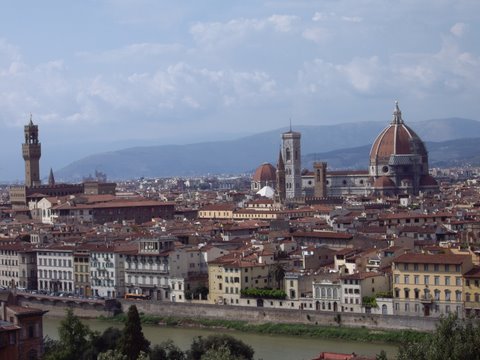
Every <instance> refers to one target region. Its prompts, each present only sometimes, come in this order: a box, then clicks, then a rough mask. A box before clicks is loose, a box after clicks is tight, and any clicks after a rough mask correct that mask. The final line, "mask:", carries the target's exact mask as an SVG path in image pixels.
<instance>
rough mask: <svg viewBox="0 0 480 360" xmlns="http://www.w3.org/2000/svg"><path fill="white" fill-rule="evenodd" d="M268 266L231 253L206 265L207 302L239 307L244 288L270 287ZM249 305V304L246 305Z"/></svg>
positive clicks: (249, 257)
mask: <svg viewBox="0 0 480 360" xmlns="http://www.w3.org/2000/svg"><path fill="white" fill-rule="evenodd" d="M269 271H270V265H268V264H265V263H259V262H258V259H256V258H254V257H251V256H243V255H242V254H240V253H231V254H228V255H226V256H222V257H220V258H218V259H216V260H214V261H212V262H210V263H209V264H208V286H209V296H208V297H209V301H210V302H211V303H214V304H230V305H239V304H240V303H241V302H240V298H241V292H242V290H244V289H246V288H266V287H270V286H271V285H272V282H273V279H272V277H271V276H269ZM248 305H250V304H248Z"/></svg>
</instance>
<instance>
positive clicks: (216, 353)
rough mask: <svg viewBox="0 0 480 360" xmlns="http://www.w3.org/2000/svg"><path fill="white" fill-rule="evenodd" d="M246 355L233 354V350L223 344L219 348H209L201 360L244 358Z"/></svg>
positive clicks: (240, 359) (239, 359)
mask: <svg viewBox="0 0 480 360" xmlns="http://www.w3.org/2000/svg"><path fill="white" fill-rule="evenodd" d="M244 359H245V358H244V357H241V356H237V355H234V354H232V351H231V350H230V349H229V348H228V347H227V346H226V345H222V346H220V347H219V348H218V349H213V348H212V349H209V350H207V352H206V353H205V354H204V355H202V357H201V360H244Z"/></svg>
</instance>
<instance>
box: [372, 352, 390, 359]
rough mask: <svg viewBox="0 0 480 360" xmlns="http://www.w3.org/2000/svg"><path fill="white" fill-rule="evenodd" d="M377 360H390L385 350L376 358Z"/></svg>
mask: <svg viewBox="0 0 480 360" xmlns="http://www.w3.org/2000/svg"><path fill="white" fill-rule="evenodd" d="M375 360H388V359H387V353H386V352H385V350H382V351H380V354H377V356H375Z"/></svg>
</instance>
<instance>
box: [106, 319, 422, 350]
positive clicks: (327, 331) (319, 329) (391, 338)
mask: <svg viewBox="0 0 480 360" xmlns="http://www.w3.org/2000/svg"><path fill="white" fill-rule="evenodd" d="M98 319H99V320H101V321H107V322H108V321H110V322H116V323H123V322H125V320H126V315H125V314H118V315H116V316H112V317H107V316H100V317H99V318H98ZM140 320H141V321H142V324H148V325H158V326H167V327H181V328H182V327H183V328H191V327H198V328H208V329H229V330H235V331H240V332H245V333H257V334H268V335H286V336H296V337H311V338H321V339H341V340H348V341H357V342H369V343H372V342H375V343H384V344H395V345H398V344H401V343H402V342H404V341H406V342H411V341H419V340H421V339H423V338H424V337H425V336H427V335H428V333H426V332H420V331H413V330H372V329H367V328H361V327H360V328H358V327H357V328H352V327H344V326H340V325H338V326H323V325H309V324H280V323H263V324H255V323H249V322H247V321H239V320H219V319H202V318H187V317H175V316H154V315H147V314H144V313H140Z"/></svg>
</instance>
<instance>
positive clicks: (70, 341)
mask: <svg viewBox="0 0 480 360" xmlns="http://www.w3.org/2000/svg"><path fill="white" fill-rule="evenodd" d="M58 333H59V337H60V340H59V342H58V345H57V346H55V347H54V348H53V349H51V350H50V351H49V352H48V353H46V354H45V359H47V360H76V359H85V357H84V356H85V353H86V352H87V351H88V350H89V347H90V339H91V336H92V332H91V331H90V329H89V327H88V326H87V325H84V324H83V323H82V322H81V321H80V319H79V318H78V316H76V315H74V314H73V310H72V309H71V308H68V309H67V314H66V316H65V319H63V320H62V322H61V323H60V327H59V329H58Z"/></svg>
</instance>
